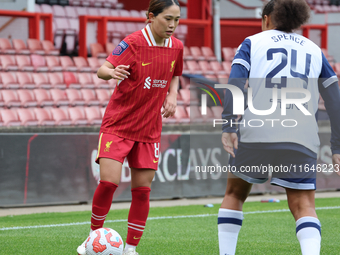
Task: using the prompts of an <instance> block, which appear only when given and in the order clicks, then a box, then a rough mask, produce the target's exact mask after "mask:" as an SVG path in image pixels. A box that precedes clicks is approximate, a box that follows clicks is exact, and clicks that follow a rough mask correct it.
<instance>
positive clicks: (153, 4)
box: [145, 0, 180, 22]
mask: <svg viewBox="0 0 340 255" xmlns="http://www.w3.org/2000/svg"><path fill="white" fill-rule="evenodd" d="M172 5H177V6H178V7H180V5H179V3H178V0H150V3H149V9H148V10H147V12H146V13H145V14H146V18H147V21H146V22H149V13H150V12H152V13H153V15H154V16H155V17H157V16H158V14H160V13H162V12H163V11H164V9H166V8H168V7H170V6H172Z"/></svg>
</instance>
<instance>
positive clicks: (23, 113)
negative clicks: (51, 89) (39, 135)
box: [16, 108, 39, 127]
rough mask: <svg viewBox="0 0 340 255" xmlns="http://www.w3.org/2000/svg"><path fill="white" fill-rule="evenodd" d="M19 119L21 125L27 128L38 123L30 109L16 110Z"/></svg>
mask: <svg viewBox="0 0 340 255" xmlns="http://www.w3.org/2000/svg"><path fill="white" fill-rule="evenodd" d="M16 111H17V114H18V116H19V119H20V120H21V125H22V126H25V127H28V126H38V123H39V121H38V120H37V118H36V117H35V114H34V111H32V110H31V109H22V108H18V109H16Z"/></svg>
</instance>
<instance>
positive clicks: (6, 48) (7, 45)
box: [0, 38, 16, 54]
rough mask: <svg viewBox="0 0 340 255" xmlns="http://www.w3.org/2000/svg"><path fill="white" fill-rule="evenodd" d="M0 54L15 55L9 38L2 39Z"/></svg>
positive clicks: (0, 39) (0, 40)
mask: <svg viewBox="0 0 340 255" xmlns="http://www.w3.org/2000/svg"><path fill="white" fill-rule="evenodd" d="M0 52H1V53H2V54H15V53H16V51H15V49H14V48H13V47H12V44H11V42H10V41H9V40H8V39H7V38H0Z"/></svg>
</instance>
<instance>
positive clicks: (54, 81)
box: [48, 73, 67, 89]
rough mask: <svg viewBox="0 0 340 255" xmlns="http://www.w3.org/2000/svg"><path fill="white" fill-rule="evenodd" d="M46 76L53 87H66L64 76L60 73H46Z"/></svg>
mask: <svg viewBox="0 0 340 255" xmlns="http://www.w3.org/2000/svg"><path fill="white" fill-rule="evenodd" d="M48 78H49V80H50V83H51V85H52V87H53V88H55V89H66V87H67V85H66V83H65V82H64V76H63V74H62V73H48Z"/></svg>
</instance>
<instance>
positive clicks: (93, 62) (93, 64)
mask: <svg viewBox="0 0 340 255" xmlns="http://www.w3.org/2000/svg"><path fill="white" fill-rule="evenodd" d="M87 62H88V63H89V66H90V67H91V68H92V71H94V72H97V70H98V69H99V67H101V64H100V63H99V61H98V58H93V57H92V58H87Z"/></svg>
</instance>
